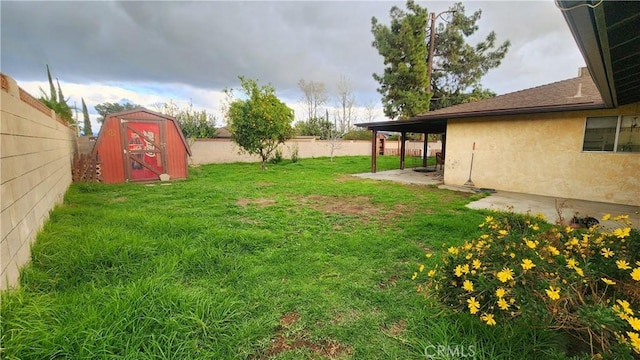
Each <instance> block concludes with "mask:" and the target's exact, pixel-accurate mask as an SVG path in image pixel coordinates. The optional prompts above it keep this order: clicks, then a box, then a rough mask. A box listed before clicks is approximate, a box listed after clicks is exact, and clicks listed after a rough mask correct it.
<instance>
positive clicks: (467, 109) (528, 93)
mask: <svg viewBox="0 0 640 360" xmlns="http://www.w3.org/2000/svg"><path fill="white" fill-rule="evenodd" d="M604 107H606V106H605V103H604V101H603V100H602V97H601V96H600V93H599V92H598V88H597V87H596V85H595V83H594V82H593V80H592V79H591V76H589V74H588V72H587V71H586V69H584V68H583V69H581V76H578V77H575V78H572V79H568V80H563V81H558V82H554V83H551V84H546V85H541V86H537V87H534V88H530V89H525V90H520V91H516V92H512V93H508V94H504V95H500V96H496V97H493V98H489V99H484V100H480V101H476V102H471V103H466V104H459V105H454V106H450V107H447V108H442V109H438V110H435V111H431V112H428V113H425V114H421V115H418V116H416V117H414V118H413V119H412V120H418V119H433V118H463V117H476V116H489V115H508V114H521V113H534V112H551V111H565V110H583V109H594V108H604Z"/></svg>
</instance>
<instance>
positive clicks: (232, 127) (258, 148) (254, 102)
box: [227, 76, 294, 170]
mask: <svg viewBox="0 0 640 360" xmlns="http://www.w3.org/2000/svg"><path fill="white" fill-rule="evenodd" d="M239 78H240V83H241V86H242V89H243V91H244V93H245V95H246V99H245V100H240V99H237V100H234V101H233V102H232V103H231V104H230V105H229V110H228V115H227V119H228V128H229V131H230V132H231V139H232V140H233V141H234V142H235V143H236V144H238V146H240V148H241V149H242V150H243V151H245V152H247V153H249V154H255V155H259V156H260V158H261V159H262V170H265V169H266V163H267V160H268V159H269V158H270V156H271V154H272V153H273V152H274V151H275V150H276V149H277V148H278V146H279V145H280V144H282V143H284V142H285V141H286V140H287V139H290V138H291V136H293V128H292V127H291V123H292V122H293V118H294V115H293V110H292V109H290V108H289V107H287V105H286V104H285V103H283V102H282V101H280V99H278V97H277V96H276V94H275V89H274V88H273V87H272V86H271V85H265V86H262V87H259V86H258V82H257V81H256V80H252V79H245V78H244V77H242V76H240V77H239Z"/></svg>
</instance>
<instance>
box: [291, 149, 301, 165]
mask: <svg viewBox="0 0 640 360" xmlns="http://www.w3.org/2000/svg"><path fill="white" fill-rule="evenodd" d="M299 151H300V149H299V148H298V144H293V146H292V147H291V162H292V163H294V164H295V163H297V162H298V156H299Z"/></svg>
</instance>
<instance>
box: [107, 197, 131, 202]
mask: <svg viewBox="0 0 640 360" xmlns="http://www.w3.org/2000/svg"><path fill="white" fill-rule="evenodd" d="M107 201H108V202H110V203H123V202H125V201H127V197H126V196H118V197H114V198H111V199H109V200H107Z"/></svg>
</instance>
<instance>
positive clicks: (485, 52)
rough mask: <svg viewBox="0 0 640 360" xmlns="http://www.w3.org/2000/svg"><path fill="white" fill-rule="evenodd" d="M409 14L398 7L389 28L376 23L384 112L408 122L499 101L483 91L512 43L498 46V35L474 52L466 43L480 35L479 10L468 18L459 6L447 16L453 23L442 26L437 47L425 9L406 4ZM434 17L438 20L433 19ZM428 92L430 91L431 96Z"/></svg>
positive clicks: (374, 24)
mask: <svg viewBox="0 0 640 360" xmlns="http://www.w3.org/2000/svg"><path fill="white" fill-rule="evenodd" d="M406 6H407V9H408V11H407V12H405V11H403V10H401V9H399V8H398V7H396V6H394V7H392V8H391V10H390V15H391V24H390V26H386V25H382V24H380V23H378V20H377V19H376V18H375V17H374V18H372V20H371V22H372V27H371V32H372V33H373V35H374V41H373V44H372V45H373V46H374V47H375V48H377V49H378V52H379V53H380V55H382V56H383V58H384V64H385V66H386V67H385V70H384V73H383V75H377V74H374V75H373V77H374V78H375V79H376V80H377V81H378V82H379V83H380V87H379V88H378V91H379V92H380V93H381V94H382V103H383V105H384V112H385V114H386V115H387V116H389V117H390V118H392V119H395V118H401V119H402V118H409V117H413V116H415V115H418V114H421V113H424V112H427V111H428V110H435V109H438V108H442V107H445V106H451V105H455V104H460V103H465V102H470V101H476V100H479V99H483V98H487V97H491V96H495V94H494V93H493V92H491V91H490V90H487V89H483V88H482V86H481V85H480V80H481V79H482V77H483V76H484V75H485V74H486V73H487V72H488V71H489V70H491V69H493V68H495V67H497V66H499V65H500V63H501V61H502V59H503V58H504V56H505V55H506V53H507V51H508V49H509V46H510V43H509V41H505V42H504V43H502V44H501V45H499V46H498V45H497V44H496V39H497V37H496V34H495V32H493V31H492V32H490V33H489V35H488V36H487V37H486V38H485V39H484V40H483V41H480V42H479V43H478V44H476V45H475V46H472V45H470V44H468V43H467V39H468V38H469V37H471V36H473V35H474V34H475V32H476V31H477V30H478V25H477V24H476V23H477V21H478V20H479V19H480V16H481V14H482V11H481V10H478V11H476V12H474V13H473V15H471V16H466V15H465V9H464V6H463V5H462V4H461V3H456V4H455V5H453V6H452V7H451V8H449V10H448V11H447V12H446V13H447V14H449V18H450V20H449V21H445V22H444V23H440V24H439V25H438V26H437V28H436V29H430V31H435V34H434V35H435V36H434V38H435V40H434V43H433V44H431V43H430V39H428V38H427V36H426V35H427V29H428V27H429V26H430V25H427V20H428V17H429V16H428V15H429V14H428V12H427V9H426V8H422V7H421V6H419V5H417V4H415V3H414V2H413V1H412V0H409V1H407V4H406ZM434 16H435V15H434ZM431 47H433V54H434V56H433V60H432V76H431V82H430V84H429V83H428V81H429V79H428V75H427V72H428V58H427V50H428V49H429V48H431ZM428 87H430V88H431V91H427V88H428Z"/></svg>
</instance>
